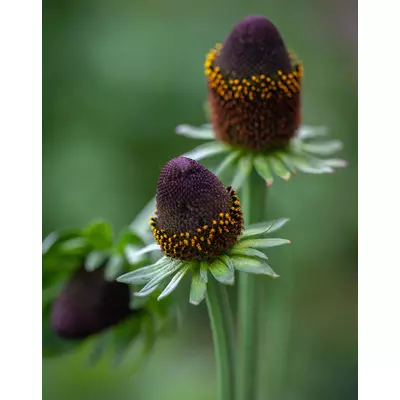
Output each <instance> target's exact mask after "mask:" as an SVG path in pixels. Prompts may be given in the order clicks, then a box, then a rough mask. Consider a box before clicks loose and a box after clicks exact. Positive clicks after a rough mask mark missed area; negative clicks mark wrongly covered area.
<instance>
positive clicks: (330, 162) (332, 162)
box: [323, 158, 347, 168]
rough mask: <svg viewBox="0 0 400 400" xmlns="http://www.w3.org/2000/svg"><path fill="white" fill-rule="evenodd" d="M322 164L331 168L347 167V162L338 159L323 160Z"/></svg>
mask: <svg viewBox="0 0 400 400" xmlns="http://www.w3.org/2000/svg"><path fill="white" fill-rule="evenodd" d="M323 161H324V164H325V165H327V166H328V167H332V168H344V167H347V162H346V161H345V160H341V159H340V158H329V159H327V160H323Z"/></svg>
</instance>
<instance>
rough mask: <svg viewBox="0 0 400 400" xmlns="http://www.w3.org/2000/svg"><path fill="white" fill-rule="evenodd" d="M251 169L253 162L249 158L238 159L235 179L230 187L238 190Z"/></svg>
mask: <svg viewBox="0 0 400 400" xmlns="http://www.w3.org/2000/svg"><path fill="white" fill-rule="evenodd" d="M252 167H253V161H252V159H251V156H246V157H241V158H240V160H239V162H238V165H237V169H236V174H235V177H234V178H233V181H232V187H233V188H234V189H235V190H239V189H240V187H241V186H242V185H243V183H244V182H245V181H246V179H247V178H248V177H249V175H250V172H251V169H252Z"/></svg>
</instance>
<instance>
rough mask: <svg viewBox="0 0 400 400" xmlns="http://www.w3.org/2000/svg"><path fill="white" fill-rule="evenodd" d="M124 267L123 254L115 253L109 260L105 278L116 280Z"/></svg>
mask: <svg viewBox="0 0 400 400" xmlns="http://www.w3.org/2000/svg"><path fill="white" fill-rule="evenodd" d="M123 269H124V259H123V257H122V256H121V254H113V255H112V256H111V257H110V258H109V260H108V261H107V264H106V268H105V271H104V279H105V280H107V281H114V280H115V279H116V278H117V276H118V275H119V274H121V272H122V271H123Z"/></svg>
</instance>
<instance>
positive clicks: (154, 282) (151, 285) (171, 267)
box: [135, 260, 182, 297]
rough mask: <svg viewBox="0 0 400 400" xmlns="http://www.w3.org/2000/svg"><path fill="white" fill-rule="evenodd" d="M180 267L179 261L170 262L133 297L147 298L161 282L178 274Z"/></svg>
mask: <svg viewBox="0 0 400 400" xmlns="http://www.w3.org/2000/svg"><path fill="white" fill-rule="evenodd" d="M181 266H182V262H181V261H180V260H174V261H171V262H170V263H169V264H168V265H167V266H166V267H164V269H162V270H160V271H158V272H157V273H156V274H155V275H154V276H153V277H152V279H151V280H150V281H149V282H148V283H147V284H146V285H145V286H144V287H143V288H142V289H141V290H140V291H139V292H137V293H135V296H138V297H140V296H148V295H149V294H150V293H153V292H154V291H155V290H156V289H157V288H158V286H159V285H160V283H161V282H162V281H163V280H165V279H166V278H168V277H169V276H170V275H173V274H174V273H175V272H176V271H178V272H179V269H180V268H181Z"/></svg>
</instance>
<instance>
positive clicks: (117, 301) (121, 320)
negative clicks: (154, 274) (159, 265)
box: [42, 221, 172, 362]
mask: <svg viewBox="0 0 400 400" xmlns="http://www.w3.org/2000/svg"><path fill="white" fill-rule="evenodd" d="M133 228H134V227H132V228H130V229H126V230H124V231H122V232H121V234H120V236H119V238H118V239H117V240H116V241H115V242H114V241H113V237H112V231H111V228H110V226H109V225H108V224H107V223H106V222H104V221H96V222H94V223H92V224H90V225H89V226H87V227H84V228H81V229H72V230H65V231H58V232H53V233H51V234H50V235H49V236H48V237H47V238H46V239H45V240H44V241H43V275H42V277H43V296H42V298H43V354H44V356H53V355H58V354H60V353H63V352H65V351H70V350H73V349H74V348H76V346H78V345H80V344H81V343H83V342H84V341H86V340H87V339H88V340H91V341H93V342H94V347H93V348H94V353H95V354H96V356H97V357H98V356H99V355H100V354H102V353H103V351H104V350H105V348H106V346H108V345H109V344H110V343H109V342H111V341H112V345H113V350H114V360H115V361H118V362H119V361H122V358H123V356H124V355H125V354H126V353H127V350H128V349H129V347H130V346H131V345H132V344H134V343H135V342H136V341H137V340H139V339H141V338H142V337H143V339H144V341H143V345H142V346H143V348H142V354H140V357H142V356H144V355H145V354H147V353H148V351H149V349H150V347H151V345H152V343H153V342H154V340H155V336H156V334H159V333H160V332H161V330H162V329H165V328H166V327H167V323H169V322H170V321H171V320H172V318H170V317H171V316H172V313H171V307H169V304H167V303H166V304H164V305H161V304H160V303H158V302H157V300H156V299H155V298H154V297H151V296H150V297H148V298H146V299H143V298H137V297H135V296H133V295H132V293H131V288H130V287H129V286H127V285H125V284H122V283H119V282H116V281H115V278H116V276H118V275H120V274H121V273H123V272H124V271H127V270H129V269H131V268H138V267H140V266H143V265H146V264H147V263H148V262H149V257H148V255H140V254H136V255H135V256H134V257H132V256H131V253H132V252H137V250H138V249H139V248H140V247H142V246H143V245H144V243H145V242H144V241H143V240H142V238H141V237H140V236H139V235H138V234H137V233H135V232H134V230H133ZM140 343H142V342H140ZM97 357H96V359H93V358H92V360H91V361H92V362H93V361H96V360H97Z"/></svg>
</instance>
